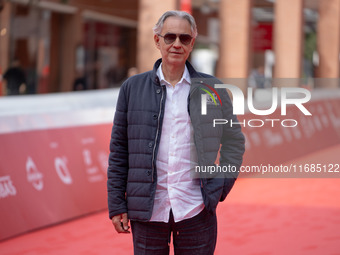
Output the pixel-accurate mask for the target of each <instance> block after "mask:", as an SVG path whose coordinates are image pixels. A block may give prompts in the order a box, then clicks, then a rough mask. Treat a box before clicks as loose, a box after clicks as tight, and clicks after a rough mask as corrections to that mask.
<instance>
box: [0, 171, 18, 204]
mask: <svg viewBox="0 0 340 255" xmlns="http://www.w3.org/2000/svg"><path fill="white" fill-rule="evenodd" d="M16 194H17V189H16V188H15V186H14V185H13V182H12V180H11V177H10V176H9V175H6V176H2V177H0V198H5V197H8V196H15V195H16Z"/></svg>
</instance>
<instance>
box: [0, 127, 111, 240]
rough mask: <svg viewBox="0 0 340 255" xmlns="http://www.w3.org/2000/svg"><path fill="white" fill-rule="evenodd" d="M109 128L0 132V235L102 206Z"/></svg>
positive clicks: (32, 227)
mask: <svg viewBox="0 0 340 255" xmlns="http://www.w3.org/2000/svg"><path fill="white" fill-rule="evenodd" d="M110 129H111V125H108V124H103V125H92V126H79V127H69V128H62V129H50V130H38V131H30V132H18V133H10V134H2V135H0V144H1V147H0V159H1V160H0V205H1V210H0V226H1V228H0V240H2V239H6V238H8V237H11V236H14V235H17V234H20V233H23V232H25V231H29V230H32V229H36V228H40V227H43V226H47V225H51V224H54V223H58V222H61V221H64V220H68V219H71V218H74V217H78V216H80V215H84V214H88V213H91V212H95V211H98V210H101V209H104V208H106V205H107V200H106V198H107V195H106V170H107V159H108V146H109V134H110Z"/></svg>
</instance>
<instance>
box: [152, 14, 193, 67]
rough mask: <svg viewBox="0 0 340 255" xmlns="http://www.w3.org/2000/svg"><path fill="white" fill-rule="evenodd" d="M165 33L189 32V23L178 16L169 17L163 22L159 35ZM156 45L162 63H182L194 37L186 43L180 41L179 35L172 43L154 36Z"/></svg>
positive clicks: (191, 46) (188, 52)
mask: <svg viewBox="0 0 340 255" xmlns="http://www.w3.org/2000/svg"><path fill="white" fill-rule="evenodd" d="M167 33H173V34H177V35H179V34H189V35H192V34H191V27H190V23H189V22H188V21H187V20H186V19H182V18H180V17H174V16H172V17H169V18H167V19H166V20H165V22H164V24H163V29H162V31H161V33H160V34H161V35H162V36H164V35H165V34H167ZM154 40H155V43H156V47H157V48H158V49H159V50H160V52H161V55H162V60H163V64H166V65H184V64H185V61H186V60H187V59H188V57H189V54H190V52H191V51H192V49H193V46H194V42H195V39H194V38H193V39H192V40H191V42H190V43H189V44H188V45H184V44H183V43H181V41H180V39H179V37H177V38H176V40H175V41H174V42H173V43H170V44H166V43H165V41H164V38H163V37H160V36H158V35H155V36H154Z"/></svg>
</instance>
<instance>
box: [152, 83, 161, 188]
mask: <svg viewBox="0 0 340 255" xmlns="http://www.w3.org/2000/svg"><path fill="white" fill-rule="evenodd" d="M161 87H162V97H161V102H160V104H159V113H158V125H157V132H156V138H155V144H154V146H153V152H152V171H151V180H152V182H154V178H153V176H154V172H155V152H156V146H157V139H158V133H159V125H160V117H161V113H162V105H163V98H164V92H163V90H164V89H163V86H161Z"/></svg>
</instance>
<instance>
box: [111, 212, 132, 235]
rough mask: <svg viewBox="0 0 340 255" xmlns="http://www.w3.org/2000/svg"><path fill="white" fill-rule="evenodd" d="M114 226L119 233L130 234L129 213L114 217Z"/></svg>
mask: <svg viewBox="0 0 340 255" xmlns="http://www.w3.org/2000/svg"><path fill="white" fill-rule="evenodd" d="M112 224H113V226H114V227H115V229H116V231H117V232H118V233H130V231H129V228H130V227H129V225H128V224H129V220H128V216H127V213H122V214H119V215H116V216H113V217H112Z"/></svg>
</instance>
